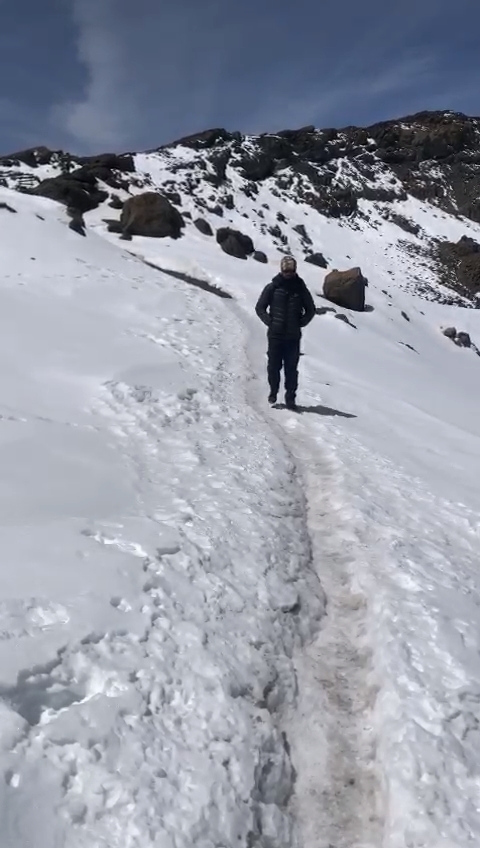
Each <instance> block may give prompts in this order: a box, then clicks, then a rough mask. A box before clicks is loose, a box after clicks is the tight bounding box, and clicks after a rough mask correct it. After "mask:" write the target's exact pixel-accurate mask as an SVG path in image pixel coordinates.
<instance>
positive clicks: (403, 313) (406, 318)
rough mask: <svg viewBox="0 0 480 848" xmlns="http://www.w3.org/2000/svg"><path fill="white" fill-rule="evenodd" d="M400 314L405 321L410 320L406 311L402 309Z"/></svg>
mask: <svg viewBox="0 0 480 848" xmlns="http://www.w3.org/2000/svg"><path fill="white" fill-rule="evenodd" d="M401 316H402V318H405V321H410V318H409V317H408V315H407V313H406V312H403V310H402V312H401Z"/></svg>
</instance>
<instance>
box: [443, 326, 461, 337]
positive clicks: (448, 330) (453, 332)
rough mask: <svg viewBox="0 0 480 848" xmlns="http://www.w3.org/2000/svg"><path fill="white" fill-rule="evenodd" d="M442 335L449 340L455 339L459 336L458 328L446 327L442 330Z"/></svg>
mask: <svg viewBox="0 0 480 848" xmlns="http://www.w3.org/2000/svg"><path fill="white" fill-rule="evenodd" d="M442 333H443V335H444V336H446V337H447V339H455V338H456V336H457V329H456V327H445V329H444V330H442Z"/></svg>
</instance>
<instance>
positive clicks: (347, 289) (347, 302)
mask: <svg viewBox="0 0 480 848" xmlns="http://www.w3.org/2000/svg"><path fill="white" fill-rule="evenodd" d="M365 283H366V280H365V277H364V276H363V274H362V272H361V270H360V268H350V269H349V270H348V271H337V270H336V269H335V270H334V271H331V272H330V274H327V276H326V277H325V282H324V284H323V294H324V295H325V297H326V298H327V300H330V301H331V302H332V303H336V304H337V306H342V307H343V308H344V309H354V310H355V311H357V312H363V311H364V309H365Z"/></svg>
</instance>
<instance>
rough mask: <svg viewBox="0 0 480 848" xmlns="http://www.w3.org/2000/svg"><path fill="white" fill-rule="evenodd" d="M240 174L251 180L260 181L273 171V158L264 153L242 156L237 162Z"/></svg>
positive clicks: (271, 174) (269, 175)
mask: <svg viewBox="0 0 480 848" xmlns="http://www.w3.org/2000/svg"><path fill="white" fill-rule="evenodd" d="M238 164H239V166H240V168H241V173H242V176H243V177H244V178H245V179H246V180H251V181H252V182H261V181H262V180H266V179H268V177H271V176H273V174H274V173H275V160H274V159H272V158H271V157H270V156H268V155H267V154H265V153H258V154H257V155H256V156H243V157H242V158H241V159H240V160H239V162H238Z"/></svg>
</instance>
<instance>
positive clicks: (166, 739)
mask: <svg viewBox="0 0 480 848" xmlns="http://www.w3.org/2000/svg"><path fill="white" fill-rule="evenodd" d="M1 194H2V197H3V195H5V197H8V201H9V202H10V203H11V204H12V205H13V206H14V207H15V208H16V209H17V214H16V215H9V216H8V217H5V219H2V233H3V237H2V244H1V248H0V249H1V264H2V272H3V275H2V289H1V293H0V296H1V301H2V308H1V309H0V324H1V326H0V345H1V348H2V349H1V356H0V361H1V362H2V366H1V373H0V385H1V405H0V416H1V417H0V426H1V434H2V438H1V441H0V469H1V474H0V478H1V480H2V487H1V493H0V496H1V499H2V511H1V514H2V521H1V526H0V540H1V544H2V551H3V558H4V569H3V577H2V580H1V581H0V610H1V614H2V632H1V636H2V639H1V641H0V669H1V674H0V704H1V714H2V715H1V730H0V769H1V772H2V775H3V789H2V790H1V792H0V806H1V813H0V815H1V820H2V834H1V836H0V844H1V845H2V846H5V847H7V846H9V848H13V846H15V848H19V847H20V846H27V845H31V844H32V843H33V842H34V843H35V845H36V846H38V848H42V846H51V845H52V844H61V845H62V846H70V845H71V846H79V845H88V846H94V845H106V844H108V845H109V846H116V845H118V846H122V848H125V846H132V848H133V846H142V848H145V846H146V845H149V844H161V845H165V846H173V845H175V846H177V848H179V846H182V845H185V846H191V845H194V844H198V845H202V846H206V845H213V844H233V843H235V844H237V843H238V844H246V843H247V842H248V841H249V840H254V839H257V838H260V835H261V834H262V833H263V834H264V837H263V840H264V842H263V844H265V845H267V844H268V845H269V846H271V845H285V846H286V845H290V844H291V839H292V836H291V820H290V817H289V816H288V815H287V809H286V808H287V803H288V800H289V798H290V795H291V793H292V789H293V780H294V772H293V769H292V765H291V762H290V757H289V748H288V742H287V740H286V738H285V736H284V735H283V734H282V733H281V731H280V729H279V728H278V722H277V715H278V714H279V713H281V712H282V710H284V709H285V708H286V707H288V705H289V704H292V703H293V701H294V699H295V689H296V683H295V676H294V671H293V665H292V656H293V652H294V648H295V645H298V644H299V640H301V639H302V638H305V637H308V636H309V634H310V633H311V632H312V627H315V626H316V621H317V619H318V618H319V617H320V616H321V615H322V611H323V606H322V595H321V591H320V590H319V587H318V580H317V579H316V578H315V577H314V575H313V572H311V570H310V546H309V539H308V536H307V534H306V529H305V523H304V515H303V508H302V501H301V494H300V492H299V490H298V488H297V483H296V480H295V475H294V468H293V466H292V463H291V460H290V459H289V457H288V454H287V453H286V451H285V450H284V449H283V448H282V445H281V443H280V442H279V441H278V440H276V439H272V436H271V433H270V430H269V428H268V426H267V425H266V424H265V422H264V421H263V420H262V419H261V418H260V417H259V416H258V415H257V414H255V413H253V412H252V411H251V410H250V409H249V408H248V407H246V405H245V400H244V381H245V369H246V364H245V360H244V353H243V338H242V335H241V333H240V331H239V328H238V325H237V322H236V321H235V320H234V318H233V317H232V316H230V315H229V314H228V312H227V311H226V309H225V308H224V307H223V305H222V304H221V303H220V304H219V301H218V300H217V298H215V297H213V296H212V295H209V294H205V293H203V292H200V291H198V290H197V289H194V288H192V287H189V286H188V285H186V284H179V283H178V282H176V281H175V282H174V281H172V279H170V278H168V277H165V276H163V275H161V274H159V273H158V272H156V271H154V270H153V269H149V268H147V267H146V266H145V265H143V264H142V263H141V262H140V261H139V260H137V259H135V258H133V257H132V256H130V255H129V254H127V253H125V252H123V251H121V250H119V249H118V247H116V246H115V247H113V246H111V245H109V244H108V243H107V242H106V241H104V240H103V239H101V238H99V237H97V236H96V235H95V234H92V233H89V235H88V237H87V238H86V239H82V238H81V237H79V236H78V235H76V234H74V233H72V232H71V231H70V230H68V228H67V221H66V218H65V216H64V214H63V212H62V211H61V210H59V209H58V207H57V206H55V205H54V204H53V203H49V202H48V201H45V200H41V199H36V198H35V199H34V198H28V197H24V196H21V195H15V196H13V195H12V193H10V192H8V191H6V190H3V191H2V192H1Z"/></svg>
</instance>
